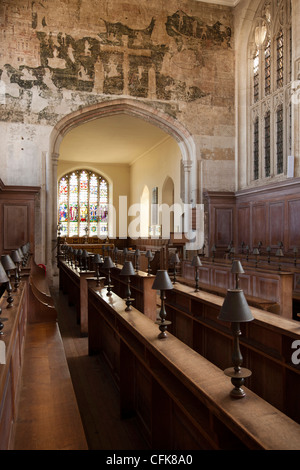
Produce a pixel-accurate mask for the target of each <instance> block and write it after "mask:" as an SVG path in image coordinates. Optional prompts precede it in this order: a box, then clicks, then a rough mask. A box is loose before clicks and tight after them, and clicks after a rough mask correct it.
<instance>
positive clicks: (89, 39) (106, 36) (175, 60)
mask: <svg viewBox="0 0 300 470" xmlns="http://www.w3.org/2000/svg"><path fill="white" fill-rule="evenodd" d="M32 5H33V7H32V8H33V10H32V12H31V24H30V25H29V24H28V25H27V26H23V28H25V29H26V30H27V32H26V34H24V40H22V41H21V42H19V43H18V47H17V49H18V50H20V51H21V50H22V49H23V51H22V53H23V57H25V59H24V62H21V63H19V62H18V60H17V57H16V56H17V55H18V53H19V54H20V52H18V50H13V49H12V53H11V57H12V59H11V61H10V63H5V64H1V60H0V74H1V79H2V80H4V81H5V86H6V93H7V98H6V104H7V105H8V106H9V104H10V100H11V99H12V98H15V97H18V98H20V97H21V96H22V93H23V92H25V95H24V96H23V99H24V105H25V101H26V108H27V109H28V107H30V106H31V112H35V113H36V114H38V115H39V118H40V119H44V120H48V121H49V120H50V121H51V120H52V119H53V120H55V116H54V115H55V114H56V115H57V114H64V112H63V107H62V105H60V106H57V101H59V102H60V103H62V102H63V100H65V101H67V100H70V99H71V97H70V95H68V94H67V93H66V91H69V92H74V93H79V94H82V93H84V94H86V93H88V94H89V98H88V100H89V104H92V103H93V102H94V103H95V102H98V101H99V99H101V98H100V97H101V95H105V96H114V97H116V96H121V95H125V96H131V97H135V98H141V99H146V100H148V99H149V100H157V101H161V102H163V103H168V102H170V101H177V102H184V103H188V102H192V101H196V100H199V99H202V98H205V97H206V96H207V94H208V93H209V92H208V90H207V89H204V88H203V87H202V86H201V80H200V79H199V77H203V73H204V72H203V71H206V70H207V74H208V73H209V72H210V70H211V67H212V64H209V63H208V62H209V60H211V59H210V58H209V54H207V55H205V54H202V52H203V50H204V49H211V48H214V49H215V48H216V47H217V48H218V47H219V48H221V49H224V50H227V49H230V41H231V28H230V25H229V24H228V18H227V24H224V25H223V24H222V23H221V22H220V21H216V22H214V23H213V24H207V23H205V22H204V21H203V20H202V19H200V18H198V17H196V16H191V15H188V14H186V13H185V12H184V11H180V10H178V11H176V12H174V13H173V14H170V15H168V16H165V23H162V21H161V19H160V20H158V19H157V18H155V17H151V18H149V21H148V25H147V26H146V27H144V28H142V29H134V28H132V27H129V26H127V25H126V24H124V23H122V22H114V23H113V22H109V21H107V20H106V19H104V18H101V17H100V18H98V19H97V25H98V30H95V29H93V30H92V32H90V34H88V32H86V34H85V35H84V34H83V33H84V32H82V33H81V32H80V29H79V30H77V32H76V34H75V33H74V32H69V31H68V32H67V30H66V31H63V30H61V31H60V30H59V31H55V30H53V28H52V27H51V25H52V23H51V21H49V22H48V18H47V15H48V10H47V4H46V3H45V4H44V6H43V8H42V7H41V4H38V3H36V2H33V4H32ZM49 23H50V24H49ZM24 24H26V22H25V23H24ZM58 24H59V23H58ZM58 27H60V26H58ZM157 28H159V30H160V34H157ZM162 29H164V34H162V33H161V30H162ZM8 36H9V35H8ZM162 37H163V38H164V42H163V43H159V42H158V39H159V38H162ZM25 49H26V54H24V50H25ZM26 92H28V93H27V94H26ZM11 93H12V94H11ZM58 97H59V98H58ZM86 99H87V98H86ZM30 100H31V102H30ZM72 100H73V108H74V109H75V102H76V96H75V95H74V96H72ZM80 100H82V96H80V97H78V104H79V102H80ZM11 104H12V103H11ZM12 107H13V106H12ZM54 107H55V112H54V109H53V108H54ZM19 112H21V110H20V111H19ZM169 112H171V111H169ZM9 119H11V120H15V119H20V116H19V115H18V116H17V115H16V112H15V111H12V112H11V113H10V115H9ZM53 122H54V121H53Z"/></svg>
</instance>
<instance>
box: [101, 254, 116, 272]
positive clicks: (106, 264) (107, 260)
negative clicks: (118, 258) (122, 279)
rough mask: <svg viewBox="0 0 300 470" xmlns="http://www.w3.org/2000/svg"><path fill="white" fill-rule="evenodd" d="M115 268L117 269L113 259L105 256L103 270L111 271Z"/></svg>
mask: <svg viewBox="0 0 300 470" xmlns="http://www.w3.org/2000/svg"><path fill="white" fill-rule="evenodd" d="M114 267H115V265H114V263H113V262H112V259H111V257H110V256H105V258H104V263H103V268H104V269H111V268H114Z"/></svg>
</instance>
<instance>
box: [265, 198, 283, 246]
mask: <svg viewBox="0 0 300 470" xmlns="http://www.w3.org/2000/svg"><path fill="white" fill-rule="evenodd" d="M269 227H270V229H269V230H270V238H269V240H268V242H267V245H269V246H271V248H275V247H278V244H279V242H281V241H282V242H283V240H284V227H285V224H284V201H282V202H270V203H269Z"/></svg>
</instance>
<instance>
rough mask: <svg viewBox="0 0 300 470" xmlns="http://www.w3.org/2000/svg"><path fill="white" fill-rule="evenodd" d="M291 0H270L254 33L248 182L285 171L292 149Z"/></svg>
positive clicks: (257, 22)
mask: <svg viewBox="0 0 300 470" xmlns="http://www.w3.org/2000/svg"><path fill="white" fill-rule="evenodd" d="M290 20H291V1H290V0H268V1H264V2H262V3H261V6H260V9H259V10H258V11H257V14H256V18H255V20H254V24H253V31H252V34H251V38H250V42H249V47H250V64H251V66H250V70H251V74H250V75H251V86H250V90H251V95H250V114H251V116H254V117H255V118H252V120H251V122H252V125H251V135H249V143H250V155H251V165H250V167H249V170H250V171H249V182H252V181H263V180H265V179H266V178H270V177H278V176H280V175H284V174H286V171H287V169H286V165H287V156H288V155H289V154H290V152H291V145H290V143H291V125H290V122H291V117H290V114H291V105H290V90H291V77H292V75H291V63H292V61H291V47H292V35H291V23H290Z"/></svg>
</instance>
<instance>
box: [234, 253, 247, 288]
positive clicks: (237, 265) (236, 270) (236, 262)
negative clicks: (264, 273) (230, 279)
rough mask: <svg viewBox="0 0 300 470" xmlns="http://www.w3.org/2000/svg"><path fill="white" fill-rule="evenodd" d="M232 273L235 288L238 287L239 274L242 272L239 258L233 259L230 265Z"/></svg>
mask: <svg viewBox="0 0 300 470" xmlns="http://www.w3.org/2000/svg"><path fill="white" fill-rule="evenodd" d="M231 272H232V274H235V289H239V274H242V273H244V272H245V271H244V269H243V266H242V264H241V262H240V261H239V260H233V262H232V266H231Z"/></svg>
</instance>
